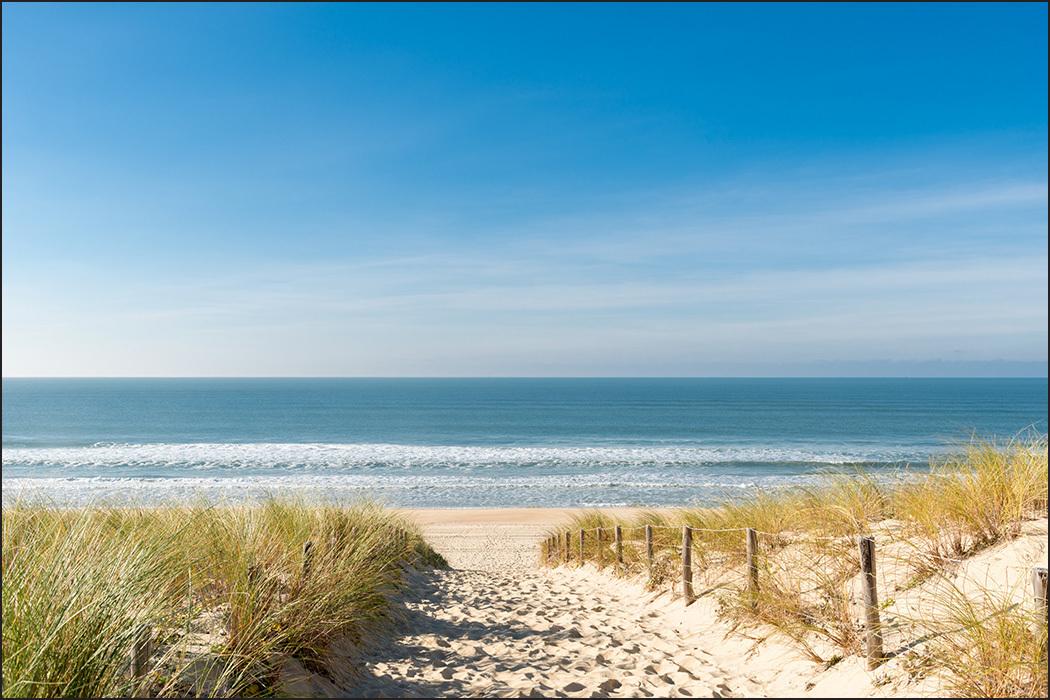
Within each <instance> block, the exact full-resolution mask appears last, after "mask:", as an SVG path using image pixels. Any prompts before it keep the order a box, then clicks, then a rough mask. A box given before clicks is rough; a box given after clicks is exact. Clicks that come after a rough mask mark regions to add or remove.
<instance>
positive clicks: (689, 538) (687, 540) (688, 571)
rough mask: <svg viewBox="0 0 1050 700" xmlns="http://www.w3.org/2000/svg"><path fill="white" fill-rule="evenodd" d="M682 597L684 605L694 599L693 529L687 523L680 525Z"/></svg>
mask: <svg viewBox="0 0 1050 700" xmlns="http://www.w3.org/2000/svg"><path fill="white" fill-rule="evenodd" d="M682 597H683V598H685V604H686V605H689V604H691V603H692V602H693V601H694V600H696V596H695V595H694V594H693V530H692V528H690V527H689V526H688V525H683V526H682Z"/></svg>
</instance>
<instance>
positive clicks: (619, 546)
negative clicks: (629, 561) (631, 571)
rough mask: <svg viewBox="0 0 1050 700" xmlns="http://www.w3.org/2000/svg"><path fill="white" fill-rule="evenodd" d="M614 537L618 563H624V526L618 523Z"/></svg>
mask: <svg viewBox="0 0 1050 700" xmlns="http://www.w3.org/2000/svg"><path fill="white" fill-rule="evenodd" d="M613 537H614V538H616V563H617V564H623V528H622V527H620V526H619V525H617V526H616V529H615V530H613Z"/></svg>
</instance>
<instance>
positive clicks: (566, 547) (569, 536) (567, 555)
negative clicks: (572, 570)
mask: <svg viewBox="0 0 1050 700" xmlns="http://www.w3.org/2000/svg"><path fill="white" fill-rule="evenodd" d="M571 540H572V533H571V532H569V531H568V530H566V531H565V545H564V546H563V547H562V554H564V555H565V563H566V564H568V563H569V558H570V557H571V553H570V552H569V545H571V544H572V541H571Z"/></svg>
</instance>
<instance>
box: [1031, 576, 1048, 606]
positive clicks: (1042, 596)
mask: <svg viewBox="0 0 1050 700" xmlns="http://www.w3.org/2000/svg"><path fill="white" fill-rule="evenodd" d="M1032 595H1033V596H1034V597H1035V605H1036V610H1037V611H1042V613H1043V617H1044V618H1046V615H1047V608H1046V567H1045V566H1033V567H1032Z"/></svg>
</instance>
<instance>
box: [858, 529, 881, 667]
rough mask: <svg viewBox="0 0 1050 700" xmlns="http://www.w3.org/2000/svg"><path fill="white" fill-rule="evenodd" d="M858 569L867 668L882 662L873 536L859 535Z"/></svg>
mask: <svg viewBox="0 0 1050 700" xmlns="http://www.w3.org/2000/svg"><path fill="white" fill-rule="evenodd" d="M857 543H858V545H859V546H860V571H861V574H862V575H863V578H862V580H861V581H862V584H863V586H864V627H865V630H866V632H867V643H868V670H869V671H870V670H872V669H874V668H877V667H878V665H879V664H881V663H882V659H883V655H882V625H881V623H880V622H879V592H878V587H877V583H876V580H875V538H874V537H863V536H862V537H859V538H858V539H857Z"/></svg>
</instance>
